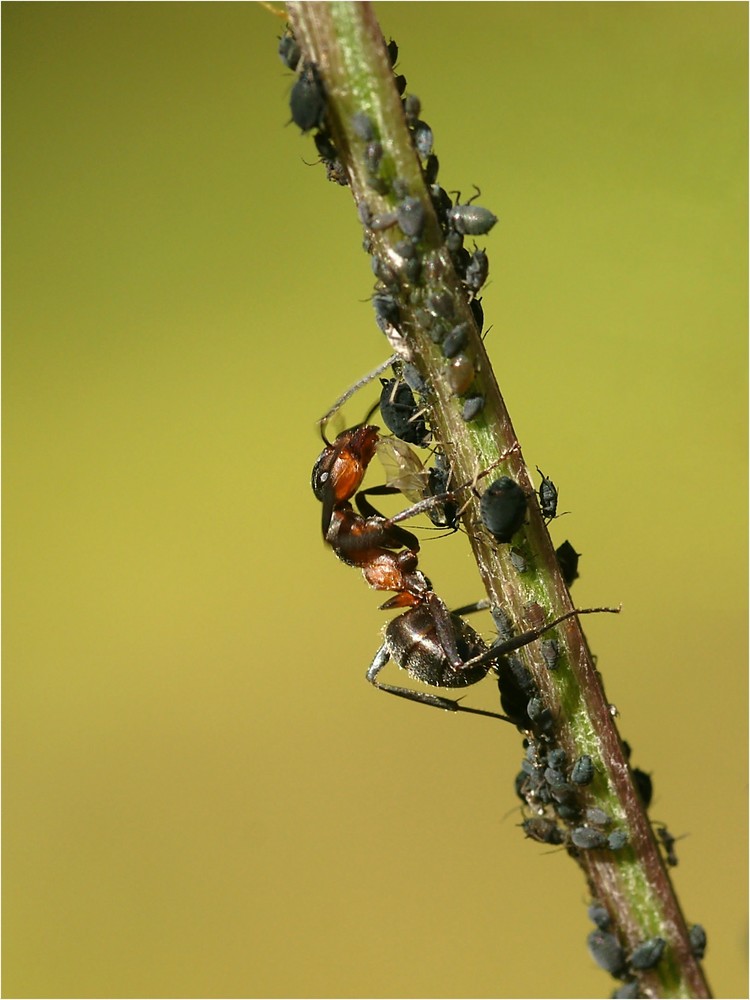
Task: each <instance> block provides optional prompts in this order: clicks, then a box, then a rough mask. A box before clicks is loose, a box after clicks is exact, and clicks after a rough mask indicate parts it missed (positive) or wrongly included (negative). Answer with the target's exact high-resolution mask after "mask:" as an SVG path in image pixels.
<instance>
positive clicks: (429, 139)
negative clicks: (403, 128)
mask: <svg viewBox="0 0 750 1000" xmlns="http://www.w3.org/2000/svg"><path fill="white" fill-rule="evenodd" d="M411 137H412V141H413V142H414V146H415V148H416V150H417V153H418V154H419V156H420V157H421V159H423V160H426V159H427V157H428V156H429V155H430V153H431V152H432V143H433V135H432V129H431V128H430V126H429V125H428V124H427V123H426V122H421V121H417V122H415V124H414V126H413V127H412V130H411Z"/></svg>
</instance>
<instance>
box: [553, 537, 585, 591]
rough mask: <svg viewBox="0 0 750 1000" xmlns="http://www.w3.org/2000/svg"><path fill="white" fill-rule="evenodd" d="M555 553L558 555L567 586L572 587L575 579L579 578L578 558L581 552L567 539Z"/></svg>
mask: <svg viewBox="0 0 750 1000" xmlns="http://www.w3.org/2000/svg"><path fill="white" fill-rule="evenodd" d="M555 555H556V556H557V562H558V563H559V566H560V572H561V573H562V578H563V580H564V581H565V586H566V587H571V586H572V585H573V581H574V580H577V579H578V559H579V557H580V555H581V553H580V552H576V550H575V549H574V548H573V546H572V545H571V544H570V542H567V541H566V542H563V543H562V545H558V547H557V548H556V549H555Z"/></svg>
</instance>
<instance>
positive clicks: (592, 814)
mask: <svg viewBox="0 0 750 1000" xmlns="http://www.w3.org/2000/svg"><path fill="white" fill-rule="evenodd" d="M586 822H587V823H591V824H593V826H609V824H610V823H611V822H612V817H611V816H608V815H607V814H606V813H605V811H604V810H603V809H598V808H596V807H595V806H592V807H590V808H589V809H587V810H586Z"/></svg>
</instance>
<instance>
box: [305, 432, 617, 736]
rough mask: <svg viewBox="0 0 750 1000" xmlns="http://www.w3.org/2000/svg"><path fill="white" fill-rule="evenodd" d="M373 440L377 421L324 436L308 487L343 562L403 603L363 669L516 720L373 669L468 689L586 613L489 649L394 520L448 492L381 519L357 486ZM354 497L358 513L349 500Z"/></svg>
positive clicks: (403, 692) (407, 693) (426, 697)
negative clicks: (391, 668) (389, 668)
mask: <svg viewBox="0 0 750 1000" xmlns="http://www.w3.org/2000/svg"><path fill="white" fill-rule="evenodd" d="M324 440H325V438H324ZM377 442H378V428H377V427H374V426H371V425H366V424H364V425H357V426H355V427H352V428H349V429H348V430H346V431H343V432H342V433H341V434H339V435H338V437H337V438H336V440H335V441H334V442H333V443H328V442H326V447H325V448H324V450H323V452H322V453H321V455H320V456H319V457H318V459H317V461H316V463H315V466H314V467H313V474H312V486H313V491H314V492H315V495H316V497H317V498H318V499H319V500H321V502H322V503H323V536H324V538H325V541H326V542H327V543H328V544H329V545H330V546H331V548H332V549H333V551H334V552H335V554H336V555H337V556H338V558H339V559H341V560H342V562H345V563H347V564H348V565H350V566H358V567H359V568H360V569H361V570H362V572H363V575H364V577H365V579H366V580H367V582H368V583H369V584H370V586H371V587H373V588H374V589H376V590H391V591H394V592H395V593H394V596H393V597H391V598H390V599H389V600H387V601H386V602H385V603H384V604H382V605H381V609H383V610H385V609H389V608H407V609H408V610H406V611H405V612H404V613H403V614H402V615H399V616H398V617H397V618H394V619H392V620H391V621H390V622H389V623H388V625H387V626H386V631H385V637H384V642H383V644H382V646H381V647H380V648H379V649H378V651H377V653H376V654H375V657H374V659H373V661H372V663H371V664H370V666H369V668H368V670H367V675H366V676H367V679H368V681H370V683H371V684H373V685H374V686H375V687H378V688H380V689H381V690H383V691H387V692H388V693H390V694H394V695H397V696H399V697H402V698H407V699H409V700H410V701H417V702H420V703H421V704H423V705H431V706H433V707H435V708H442V709H446V710H448V711H452V712H470V713H472V714H475V715H488V716H490V717H492V718H500V719H503V720H505V721H509V722H510V721H513V720H511V719H509V718H508V716H505V715H500V714H498V713H496V712H487V711H483V710H481V709H473V708H468V707H464V706H462V705H460V704H459V703H458V702H456V701H454V700H452V699H451V698H444V697H441V696H439V695H433V694H426V693H423V692H418V691H411V690H409V689H408V688H402V687H397V686H394V685H391V684H383V683H382V682H381V681H379V680H378V679H377V678H378V674H379V673H380V672H381V670H382V669H383V668H384V667H385V666H386V664H387V663H388V662H389V660H394V661H395V662H396V664H397V665H398V666H399V667H401V668H402V669H404V670H406V671H407V673H408V674H409V675H410V676H411V677H414V678H415V679H417V680H421V681H423V682H424V683H426V684H429V685H431V686H432V687H444V688H459V687H467V686H469V685H471V684H476V683H477V681H479V680H481V679H482V678H483V677H485V676H486V675H487V673H488V672H489V671H490V670H491V669H493V667H494V668H495V669H496V668H497V663H496V661H498V660H499V659H500V658H501V657H503V656H504V655H505V654H506V653H509V652H511V651H512V650H515V649H519V648H520V647H521V646H525V645H527V644H528V643H530V642H533V641H534V640H535V639H538V638H540V636H541V635H543V634H544V633H545V632H546V631H548V630H549V629H551V628H553V627H554V626H556V625H558V624H560V622H562V621H565V620H566V619H567V618H571V617H573V616H574V615H578V614H588V613H591V611H589V610H586V611H569V612H567V613H566V614H564V615H562V616H560V617H559V618H556V619H554V620H553V621H551V622H549V623H547V624H546V625H542V626H541V627H539V628H535V629H532V630H530V631H527V632H524V633H523V634H521V635H519V636H515V637H512V638H506V639H504V640H501V641H499V642H498V643H496V644H495V645H493V646H490V647H488V646H487V644H486V643H485V642H484V640H483V639H482V638H481V636H480V635H479V634H478V633H477V632H475V631H474V629H473V628H471V626H470V625H468V624H467V623H466V622H465V621H464V620H463V619H462V618H460V617H459V616H458V615H457V614H455V613H451V612H450V611H449V610H448V608H447V607H446V605H445V604H444V603H443V601H442V600H441V599H440V598H439V597H438V596H437V594H436V593H435V592H434V590H433V589H432V585H431V583H430V581H429V580H428V579H427V577H425V576H424V574H423V573H422V572H421V571H420V570H419V569H418V568H417V566H418V555H417V553H418V551H419V541H418V539H417V538H416V536H415V535H413V534H412V533H411V532H409V531H406V530H405V529H404V528H401V527H400V526H399V524H398V523H397V522H398V521H402V520H405V519H406V518H408V517H412V516H414V515H415V514H417V513H421V512H422V511H424V510H427V509H429V507H430V506H431V505H432V504H433V503H435V502H436V501H440V500H444V499H446V495H442V496H440V495H439V496H438V497H436V498H434V497H430V498H428V499H426V500H422V501H420V502H419V503H417V504H415V505H414V506H412V507H410V508H408V509H407V510H405V511H401V512H400V513H399V514H396V515H394V516H393V517H389V518H386V517H383V516H382V515H381V514H379V512H378V511H377V510H375V508H374V507H373V506H372V505H371V504H370V502H369V500H368V499H367V496H366V494H367V493H368V492H373V491H368V490H360V489H359V487H360V485H361V483H362V480H363V478H364V475H365V472H366V470H367V466H368V464H369V462H370V461H371V460H372V457H373V454H374V452H375V449H376V446H377ZM388 489H390V490H391V491H393V492H395V490H394V489H393V488H392V487H385V488H383V487H379V488H376V491H377V492H383V491H384V490H388ZM449 496H452V495H449ZM352 497H354V502H355V504H356V507H357V510H356V511H355V510H354V508H353V507H352V504H351V503H350V500H351V499H352ZM466 610H467V611H468V610H469V609H466ZM591 610H592V611H593V610H596V611H598V610H605V609H591ZM606 610H609V609H606Z"/></svg>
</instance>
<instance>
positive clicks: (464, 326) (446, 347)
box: [442, 323, 469, 358]
mask: <svg viewBox="0 0 750 1000" xmlns="http://www.w3.org/2000/svg"><path fill="white" fill-rule="evenodd" d="M468 339H469V324H468V323H459V324H458V325H457V326H454V327H453V329H452V330H451V331H450V333H448V334H446V336H445V339H444V340H443V346H442V350H443V357H444V358H454V357H455V356H456V355H457V354H458V353H459V352H460V351H462V350H463V349H464V347H466V342H467V341H468Z"/></svg>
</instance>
